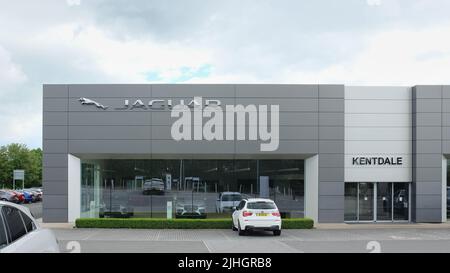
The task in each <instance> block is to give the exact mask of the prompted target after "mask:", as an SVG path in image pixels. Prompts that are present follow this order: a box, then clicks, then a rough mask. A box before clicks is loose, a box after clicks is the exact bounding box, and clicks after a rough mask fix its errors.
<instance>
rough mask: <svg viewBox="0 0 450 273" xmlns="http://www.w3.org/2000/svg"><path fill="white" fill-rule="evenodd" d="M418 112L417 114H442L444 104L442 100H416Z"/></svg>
mask: <svg viewBox="0 0 450 273" xmlns="http://www.w3.org/2000/svg"><path fill="white" fill-rule="evenodd" d="M416 111H417V113H440V112H441V111H442V102H441V100H440V99H421V100H416Z"/></svg>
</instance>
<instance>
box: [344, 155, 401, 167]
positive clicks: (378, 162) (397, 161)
mask: <svg viewBox="0 0 450 273" xmlns="http://www.w3.org/2000/svg"><path fill="white" fill-rule="evenodd" d="M352 165H358V166H359V165H361V166H386V165H389V166H401V165H403V157H401V156H400V157H353V158H352Z"/></svg>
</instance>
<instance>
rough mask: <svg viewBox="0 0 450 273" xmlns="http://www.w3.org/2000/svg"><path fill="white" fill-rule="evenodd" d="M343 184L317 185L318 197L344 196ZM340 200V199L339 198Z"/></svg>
mask: <svg viewBox="0 0 450 273" xmlns="http://www.w3.org/2000/svg"><path fill="white" fill-rule="evenodd" d="M344 189H345V187H344V183H336V182H321V183H319V193H320V195H339V196H343V195H344ZM341 198H342V197H341Z"/></svg>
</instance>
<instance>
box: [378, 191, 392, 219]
mask: <svg viewBox="0 0 450 273" xmlns="http://www.w3.org/2000/svg"><path fill="white" fill-rule="evenodd" d="M377 221H392V183H377Z"/></svg>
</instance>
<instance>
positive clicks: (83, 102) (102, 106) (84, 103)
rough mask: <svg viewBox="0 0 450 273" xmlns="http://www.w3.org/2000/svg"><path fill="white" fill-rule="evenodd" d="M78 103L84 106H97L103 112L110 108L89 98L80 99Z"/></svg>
mask: <svg viewBox="0 0 450 273" xmlns="http://www.w3.org/2000/svg"><path fill="white" fill-rule="evenodd" d="M78 101H80V102H81V104H82V105H95V106H96V107H97V108H101V109H103V110H106V109H107V108H108V106H104V105H103V104H100V103H98V102H96V101H94V100H91V99H87V98H79V99H78Z"/></svg>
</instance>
